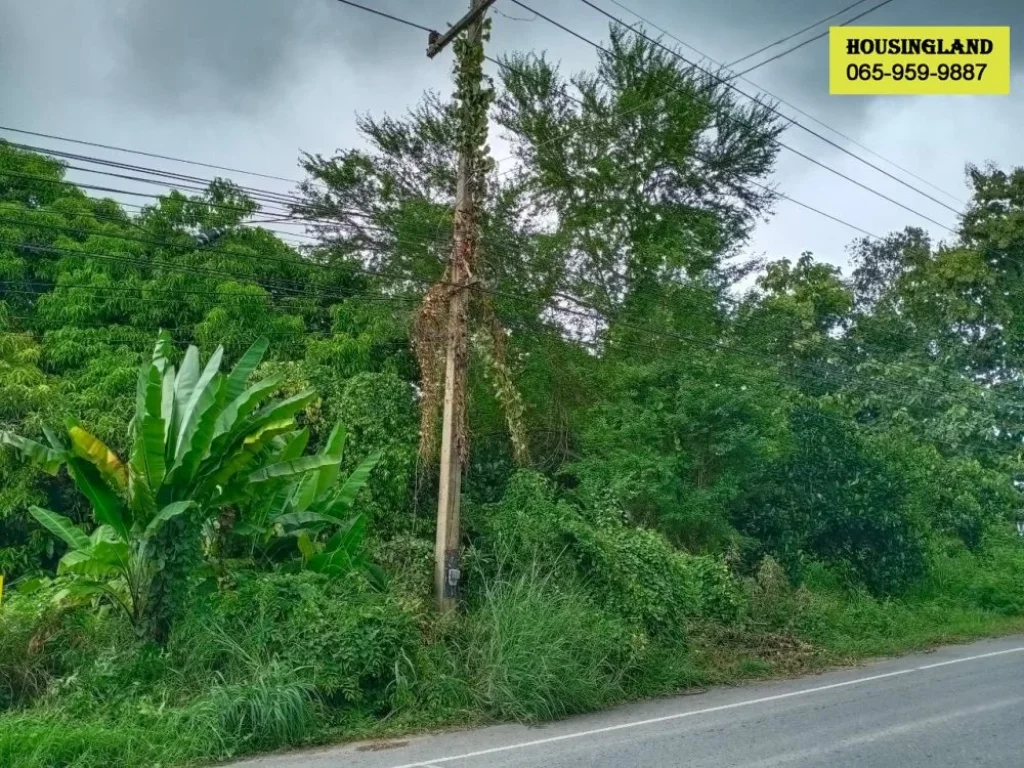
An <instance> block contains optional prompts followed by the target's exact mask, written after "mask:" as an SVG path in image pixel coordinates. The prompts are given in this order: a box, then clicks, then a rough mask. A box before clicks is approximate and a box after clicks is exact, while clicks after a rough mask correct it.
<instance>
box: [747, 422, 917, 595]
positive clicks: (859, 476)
mask: <svg viewBox="0 0 1024 768" xmlns="http://www.w3.org/2000/svg"><path fill="white" fill-rule="evenodd" d="M792 421H793V428H794V435H795V440H794V443H795V445H794V448H793V451H792V452H791V453H790V454H789V455H788V456H787V457H786V458H785V460H784V461H782V462H781V464H780V465H779V466H773V467H770V468H769V467H766V470H767V474H766V475H764V476H763V478H762V481H761V482H752V483H751V484H750V486H749V489H748V493H747V496H746V498H745V499H744V501H743V503H742V504H740V505H738V507H737V510H736V514H735V522H736V524H737V527H738V528H740V530H742V531H743V532H744V533H745V534H747V535H750V536H753V537H755V538H756V539H758V540H760V541H761V543H762V545H763V546H764V548H765V550H766V551H767V552H768V553H771V554H772V555H773V556H775V557H776V558H777V559H778V560H779V562H781V563H783V564H784V565H785V566H786V568H787V569H788V570H789V571H790V572H791V573H793V574H794V575H796V576H800V575H801V570H802V568H803V566H805V565H806V564H807V563H808V562H811V561H815V560H818V561H822V562H824V563H830V564H835V563H843V564H845V565H846V566H848V567H849V568H851V569H852V571H853V572H854V573H855V574H856V577H857V579H858V580H859V581H860V582H861V583H862V584H864V585H866V586H867V587H868V589H870V590H871V592H873V593H874V594H876V595H885V594H893V593H898V592H901V591H903V590H905V589H906V588H907V587H908V586H909V585H910V584H911V583H913V582H914V581H915V580H917V579H919V578H921V577H922V576H924V575H925V574H926V572H927V569H928V560H927V530H928V529H927V524H926V522H925V521H924V520H923V519H922V517H921V516H920V514H918V510H917V508H916V505H915V504H914V503H912V502H913V500H912V496H911V491H912V487H911V484H910V482H909V480H908V479H907V478H906V477H905V476H904V475H903V474H901V473H900V472H899V471H898V469H897V468H895V467H894V466H893V465H892V463H891V462H890V461H888V458H889V457H888V456H887V452H886V451H885V450H879V448H878V446H876V445H874V444H873V443H872V442H871V441H870V440H869V439H867V438H865V437H864V436H862V435H860V434H858V433H857V432H856V430H855V429H854V428H853V427H851V426H850V425H848V424H847V423H844V422H842V421H841V420H840V419H839V418H837V417H835V416H834V415H833V414H830V413H829V412H826V411H824V410H822V409H820V408H817V407H811V406H805V407H801V408H798V409H796V410H795V411H794V414H793V419H792Z"/></svg>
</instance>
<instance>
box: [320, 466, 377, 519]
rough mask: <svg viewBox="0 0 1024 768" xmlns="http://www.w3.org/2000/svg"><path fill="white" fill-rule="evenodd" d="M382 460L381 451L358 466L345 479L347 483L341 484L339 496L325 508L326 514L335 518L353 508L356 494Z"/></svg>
mask: <svg viewBox="0 0 1024 768" xmlns="http://www.w3.org/2000/svg"><path fill="white" fill-rule="evenodd" d="M380 460H381V453H380V452H379V451H377V452H374V453H371V454H370V455H369V456H367V457H366V458H365V459H364V460H363V463H362V464H360V465H359V466H358V467H356V469H355V471H353V472H352V474H351V475H349V476H348V478H347V479H346V480H345V484H344V485H342V486H341V490H339V491H338V494H337V496H335V497H334V498H333V499H332V500H331V503H330V504H329V505H328V506H327V508H326V509H325V510H324V512H325V514H327V515H330V516H331V517H335V518H340V517H341V516H343V515H344V514H346V513H347V512H348V511H349V510H350V509H351V508H352V503H353V502H354V501H355V499H356V496H357V495H359V492H360V491H361V490H362V489H363V487H364V486H365V485H366V483H367V482H368V481H369V479H370V473H371V472H373V470H374V468H375V467H376V466H377V464H379V463H380Z"/></svg>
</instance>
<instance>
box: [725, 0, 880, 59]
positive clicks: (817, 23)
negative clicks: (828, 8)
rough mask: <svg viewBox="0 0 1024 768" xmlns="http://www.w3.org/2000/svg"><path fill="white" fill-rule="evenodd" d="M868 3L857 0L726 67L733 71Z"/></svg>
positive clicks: (865, 0)
mask: <svg viewBox="0 0 1024 768" xmlns="http://www.w3.org/2000/svg"><path fill="white" fill-rule="evenodd" d="M867 1H868V0H856V2H854V3H850V4H849V5H848V6H846V7H845V8H840V9H839V10H838V11H836V12H835V13H832V14H829V15H828V16H826V17H825V18H823V19H818V20H817V21H815V22H812V23H811V24H808V25H807V26H806V27H803V28H802V29H798V30H797V31H796V32H794V33H793V34H791V35H786V36H785V37H783V38H780V39H779V40H776V41H775V42H772V43H768V45H765V46H762V47H761V48H758V49H757V50H756V51H753V52H752V53H748V54H747V55H746V56H741V57H740V58H738V59H736V60H735V61H730V62H729V63H728V64H726V65H725V66H726V67H728V68H729V69H732V68H733V67H735V66H736V65H737V64H740V63H742V62H744V61H746V60H747V59H752V58H754V57H755V56H757V55H758V54H759V53H764V52H765V51H767V50H768V49H769V48H774V47H775V46H777V45H782V44H783V43H788V42H789V41H790V40H792V39H793V38H794V37H799V36H800V35H802V34H803V33H804V32H809V31H811V30H812V29H814V28H815V27H817V26H820V25H821V24H824V23H825V22H827V21H832V19H834V18H836V17H837V16H842V15H843V14H844V13H846V12H847V11H851V10H853V9H854V8H856V7H857V6H858V5H864V3H866V2H867Z"/></svg>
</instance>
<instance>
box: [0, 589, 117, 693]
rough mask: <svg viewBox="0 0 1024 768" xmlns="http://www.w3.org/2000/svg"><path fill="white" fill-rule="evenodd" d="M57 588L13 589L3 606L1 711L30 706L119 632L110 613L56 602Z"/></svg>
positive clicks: (0, 612)
mask: <svg viewBox="0 0 1024 768" xmlns="http://www.w3.org/2000/svg"><path fill="white" fill-rule="evenodd" d="M54 594H55V588H54V587H51V586H42V587H40V588H38V589H37V590H35V591H33V592H31V593H28V594H20V593H19V592H17V591H11V592H10V593H9V594H7V595H5V597H4V602H3V606H2V607H0V710H5V709H12V708H19V707H25V706H28V705H30V704H32V703H33V702H34V701H35V700H37V699H38V698H39V697H41V696H43V695H44V694H45V693H47V691H48V690H49V689H50V688H51V686H53V685H54V684H55V683H56V682H57V681H59V680H61V679H62V678H64V677H66V676H69V675H72V674H74V673H75V671H76V670H77V668H78V666H79V664H80V662H81V661H82V660H83V658H86V657H88V656H90V655H91V654H92V653H93V652H94V651H95V650H96V648H97V647H98V646H99V645H100V644H101V642H102V640H103V639H104V638H105V637H106V636H108V635H110V634H111V633H112V632H116V626H115V625H116V624H117V622H116V620H114V619H112V618H111V617H110V616H109V615H108V613H107V612H101V613H99V614H94V613H91V612H90V611H87V610H83V609H81V608H79V607H74V606H71V607H69V606H66V605H62V604H60V603H57V602H55V601H54V599H53V598H54Z"/></svg>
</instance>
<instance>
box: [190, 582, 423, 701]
mask: <svg viewBox="0 0 1024 768" xmlns="http://www.w3.org/2000/svg"><path fill="white" fill-rule="evenodd" d="M417 642H418V637H417V633H416V629H415V625H414V622H413V620H412V618H411V617H410V616H409V615H407V614H406V613H404V612H403V611H402V610H401V609H400V608H399V606H398V604H397V603H396V601H395V600H394V598H392V597H390V596H389V595H387V594H383V593H380V592H375V591H374V590H373V589H371V588H370V587H369V585H368V584H367V583H366V582H365V580H364V579H363V578H362V577H360V576H359V575H358V574H356V573H353V574H350V575H349V576H347V577H344V578H338V577H324V576H321V575H318V574H313V573H299V574H242V575H239V576H238V577H237V585H236V586H235V587H234V588H231V589H227V590H224V591H221V592H217V593H216V594H213V595H211V596H210V597H209V599H207V600H203V601H201V602H200V604H199V605H198V606H197V607H196V609H195V610H194V611H193V612H192V614H191V615H190V616H189V617H188V619H187V620H186V621H185V622H183V625H182V627H181V628H180V629H178V630H176V631H175V633H174V634H173V635H172V640H171V648H170V650H171V654H172V656H173V658H174V659H175V664H176V665H177V666H179V667H180V668H181V669H182V670H183V674H184V676H186V677H187V678H191V679H198V680H204V679H208V678H209V677H210V676H211V675H217V676H219V677H220V679H222V680H223V681H224V682H225V683H227V684H231V683H251V682H253V681H258V680H266V679H269V678H268V676H267V672H266V670H268V669H270V668H273V666H274V665H278V669H288V670H291V671H290V672H289V674H290V675H292V676H293V679H294V680H295V681H296V682H301V683H303V684H308V685H309V686H312V688H311V689H310V692H311V693H315V694H316V695H317V696H320V697H323V698H324V700H325V701H326V702H328V703H332V704H339V705H341V704H345V703H356V702H359V703H363V704H365V705H367V706H368V707H371V708H372V707H374V706H377V705H380V704H381V703H382V702H383V700H384V694H385V691H386V688H387V686H388V684H389V683H390V682H391V680H392V679H393V677H394V670H395V664H396V662H397V661H398V660H399V659H400V658H401V657H402V656H403V654H404V653H406V652H407V651H408V650H409V649H410V648H412V647H413V646H415V644H416V643H417ZM270 677H273V676H272V675H271V676H270Z"/></svg>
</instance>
